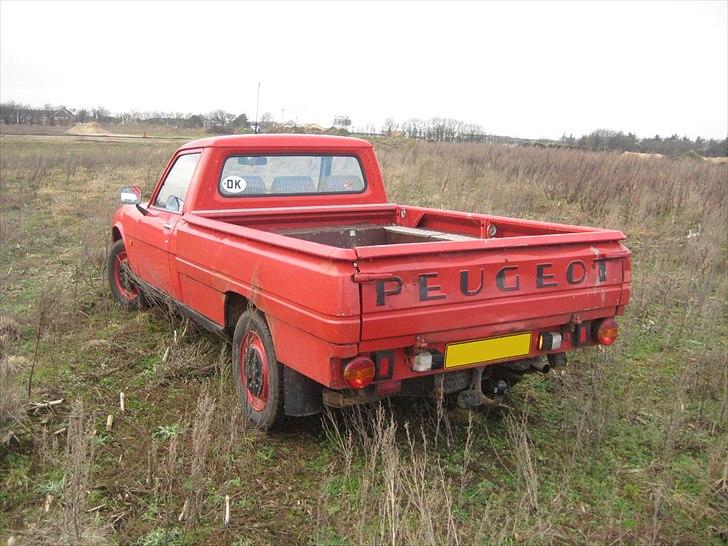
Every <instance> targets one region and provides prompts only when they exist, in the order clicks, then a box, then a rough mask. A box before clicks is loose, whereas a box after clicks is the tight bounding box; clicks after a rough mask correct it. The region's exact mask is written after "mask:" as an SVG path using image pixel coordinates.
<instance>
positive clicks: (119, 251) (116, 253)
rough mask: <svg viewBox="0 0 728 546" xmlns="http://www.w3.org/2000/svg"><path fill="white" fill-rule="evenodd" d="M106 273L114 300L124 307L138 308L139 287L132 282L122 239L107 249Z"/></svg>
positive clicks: (140, 299)
mask: <svg viewBox="0 0 728 546" xmlns="http://www.w3.org/2000/svg"><path fill="white" fill-rule="evenodd" d="M106 275H107V277H108V280H109V286H110V287H111V294H112V295H113V297H114V300H115V301H116V302H117V303H118V304H120V305H121V306H122V307H124V308H125V309H138V308H139V307H141V305H142V297H143V296H142V291H141V288H140V287H139V286H138V285H137V284H136V283H134V280H133V275H132V274H131V268H130V267H129V260H128V258H127V254H126V248H125V247H124V241H123V240H121V239H119V240H118V241H116V242H115V243H114V244H113V245H111V249H110V250H109V256H108V257H107V259H106Z"/></svg>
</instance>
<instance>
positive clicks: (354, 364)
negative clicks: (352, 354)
mask: <svg viewBox="0 0 728 546" xmlns="http://www.w3.org/2000/svg"><path fill="white" fill-rule="evenodd" d="M375 373H376V369H375V367H374V362H372V360H371V359H369V358H367V357H365V356H357V357H356V358H354V359H353V360H352V361H351V362H349V363H348V364H347V365H346V366H344V379H345V380H346V382H347V383H348V384H349V386H350V387H351V388H353V389H363V388H364V387H366V386H367V385H370V384H371V382H372V381H374V375H375Z"/></svg>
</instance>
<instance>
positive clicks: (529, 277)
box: [354, 236, 629, 341]
mask: <svg viewBox="0 0 728 546" xmlns="http://www.w3.org/2000/svg"><path fill="white" fill-rule="evenodd" d="M557 237H558V236H557ZM564 239H565V240H564V243H563V244H558V243H555V242H554V243H553V244H552V243H550V244H548V245H532V246H522V245H519V246H514V247H512V248H508V247H499V248H493V249H488V248H479V249H468V250H463V251H458V250H454V249H452V247H450V248H451V249H449V250H447V251H443V252H434V251H433V248H436V247H432V246H430V248H428V251H427V252H424V253H413V252H411V251H408V252H406V253H399V254H397V253H396V251H395V249H394V248H392V249H391V250H392V251H393V253H392V255H390V256H387V255H383V253H382V252H378V253H377V255H373V254H372V253H371V252H367V249H366V248H361V249H358V250H359V252H358V255H359V259H358V261H357V267H358V273H357V274H356V275H355V276H354V280H355V281H357V282H359V283H360V286H361V305H362V332H361V339H362V341H367V340H377V339H385V338H390V339H391V338H402V337H411V336H417V335H422V334H432V333H435V332H447V331H450V330H462V329H467V328H476V327H481V326H487V325H499V324H505V323H511V324H512V325H513V327H514V328H519V329H521V328H522V329H529V328H530V327H531V326H530V324H531V323H533V322H535V321H536V320H539V321H542V320H543V319H547V318H551V317H553V318H554V320H555V321H557V322H555V324H558V323H560V322H558V321H564V322H568V321H569V320H570V316H571V315H573V314H577V313H579V312H584V311H587V310H604V316H608V315H613V314H615V312H616V311H617V308H618V307H619V306H623V305H625V304H626V303H627V301H626V300H627V298H628V297H629V290H628V288H629V286H628V283H629V278H628V277H629V251H628V250H627V249H626V248H625V247H624V246H623V245H621V244H620V243H619V241H618V240H612V241H605V240H601V241H594V242H578V243H576V242H573V243H572V242H567V241H568V239H567V237H564ZM552 241H553V239H552ZM442 244H443V243H431V245H442ZM445 244H447V243H445ZM399 246H408V245H399ZM483 246H485V245H483ZM410 250H411V249H410ZM437 337H441V338H442V339H446V338H447V336H437Z"/></svg>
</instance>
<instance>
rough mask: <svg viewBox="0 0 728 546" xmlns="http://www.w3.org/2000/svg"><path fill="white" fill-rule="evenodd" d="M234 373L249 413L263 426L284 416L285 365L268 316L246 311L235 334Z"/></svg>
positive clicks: (254, 421)
mask: <svg viewBox="0 0 728 546" xmlns="http://www.w3.org/2000/svg"><path fill="white" fill-rule="evenodd" d="M232 373H233V377H234V379H235V388H236V390H237V393H238V397H239V398H240V402H241V404H242V406H243V411H244V412H245V416H246V417H247V418H248V419H250V421H251V422H252V423H253V424H255V426H257V427H258V428H260V429H262V430H266V431H267V430H270V429H271V428H273V427H275V426H276V425H278V424H280V422H281V420H282V418H283V366H282V365H281V364H280V363H279V362H278V361H277V360H276V355H275V351H274V349H273V338H272V337H271V335H270V331H269V330H268V325H267V324H266V322H265V318H263V316H262V315H261V314H260V313H258V312H256V311H245V312H244V313H243V314H242V315H240V318H239V319H238V322H237V325H236V326H235V333H234V334H233V351H232Z"/></svg>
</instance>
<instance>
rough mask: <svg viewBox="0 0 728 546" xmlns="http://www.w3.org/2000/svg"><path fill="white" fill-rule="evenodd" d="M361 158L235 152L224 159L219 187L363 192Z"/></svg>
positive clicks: (243, 191)
mask: <svg viewBox="0 0 728 546" xmlns="http://www.w3.org/2000/svg"><path fill="white" fill-rule="evenodd" d="M365 187H366V185H365V181H364V175H363V173H362V170H361V165H360V164H359V160H358V159H357V158H356V157H353V156H338V155H255V156H250V155H235V156H231V157H228V158H227V160H225V165H224V166H223V169H222V174H221V175H220V181H219V184H218V188H219V191H220V194H222V195H224V196H226V197H242V196H246V197H248V196H254V195H305V194H326V193H361V192H362V191H364V188H365Z"/></svg>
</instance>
